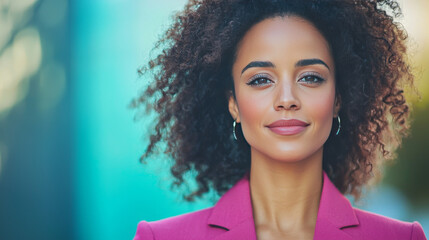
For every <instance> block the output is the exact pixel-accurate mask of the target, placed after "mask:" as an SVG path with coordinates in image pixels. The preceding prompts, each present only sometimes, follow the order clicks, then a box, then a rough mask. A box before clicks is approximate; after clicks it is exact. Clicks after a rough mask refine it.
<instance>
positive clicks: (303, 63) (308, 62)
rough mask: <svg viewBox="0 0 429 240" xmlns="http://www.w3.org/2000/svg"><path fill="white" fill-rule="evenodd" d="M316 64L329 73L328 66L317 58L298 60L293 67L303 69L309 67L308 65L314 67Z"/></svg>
mask: <svg viewBox="0 0 429 240" xmlns="http://www.w3.org/2000/svg"><path fill="white" fill-rule="evenodd" d="M316 64H322V65H324V66H325V67H326V68H327V69H328V70H329V71H331V69H330V68H329V66H328V64H326V63H325V62H324V61H322V60H320V59H318V58H312V59H302V60H299V61H298V62H297V63H296V64H295V67H305V66H309V65H316Z"/></svg>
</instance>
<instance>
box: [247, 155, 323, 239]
mask: <svg viewBox="0 0 429 240" xmlns="http://www.w3.org/2000/svg"><path fill="white" fill-rule="evenodd" d="M322 153H323V149H321V150H320V151H318V152H316V153H315V154H313V155H312V156H311V157H309V158H307V159H303V160H300V161H295V162H286V161H278V160H272V159H269V158H268V157H266V156H263V155H261V154H258V153H257V152H254V151H253V150H252V159H251V170H250V189H251V197H252V205H253V214H254V219H255V225H256V227H260V228H270V229H273V230H275V231H279V232H291V231H307V232H313V231H314V228H315V225H316V219H317V212H318V208H319V201H320V196H321V192H322V179H323V174H322V156H323V154H322Z"/></svg>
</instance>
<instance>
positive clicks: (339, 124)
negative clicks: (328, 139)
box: [335, 115, 341, 136]
mask: <svg viewBox="0 0 429 240" xmlns="http://www.w3.org/2000/svg"><path fill="white" fill-rule="evenodd" d="M337 120H338V130H337V133H335V135H337V136H338V134H339V133H340V129H341V119H340V115H338V116H337Z"/></svg>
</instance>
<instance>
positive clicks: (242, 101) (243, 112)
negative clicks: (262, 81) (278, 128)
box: [237, 91, 272, 143]
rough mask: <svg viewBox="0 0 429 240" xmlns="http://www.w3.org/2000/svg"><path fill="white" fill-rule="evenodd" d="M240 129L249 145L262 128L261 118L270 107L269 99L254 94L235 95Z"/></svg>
mask: <svg viewBox="0 0 429 240" xmlns="http://www.w3.org/2000/svg"><path fill="white" fill-rule="evenodd" d="M237 102H238V106H239V112H240V121H241V128H242V130H243V134H244V137H245V138H246V140H247V141H248V142H249V143H250V142H252V139H254V138H257V137H256V136H254V135H255V134H257V133H258V131H259V129H260V128H262V127H264V126H263V125H264V122H263V118H264V116H266V115H267V111H269V110H270V107H271V104H272V103H271V99H270V98H269V97H268V96H262V95H261V94H257V93H255V92H247V91H242V92H240V93H238V94H237Z"/></svg>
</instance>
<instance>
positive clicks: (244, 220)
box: [208, 172, 359, 240]
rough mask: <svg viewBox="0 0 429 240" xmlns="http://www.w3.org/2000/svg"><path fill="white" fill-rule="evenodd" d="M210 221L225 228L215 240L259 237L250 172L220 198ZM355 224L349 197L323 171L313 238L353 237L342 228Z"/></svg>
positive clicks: (356, 223) (212, 224)
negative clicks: (254, 217) (251, 193)
mask: <svg viewBox="0 0 429 240" xmlns="http://www.w3.org/2000/svg"><path fill="white" fill-rule="evenodd" d="M208 224H209V225H210V226H211V227H216V228H222V229H224V230H226V231H225V232H224V233H222V234H220V235H218V236H216V237H215V238H213V240H228V239H246V240H247V239H249V240H256V231H255V223H254V220H253V210H252V202H251V195H250V184H249V173H247V174H246V175H245V176H244V177H243V178H242V179H241V180H240V181H238V182H237V183H236V184H235V185H234V186H233V187H232V188H231V189H230V190H229V191H227V192H226V193H225V194H224V195H223V196H222V197H221V198H220V199H219V201H218V202H217V203H216V205H215V207H214V208H213V211H212V213H211V215H210V216H209V218H208ZM356 225H359V221H358V219H357V217H356V216H355V213H354V210H353V208H352V206H351V204H350V202H349V200H347V198H345V197H344V196H343V195H342V194H341V193H340V192H339V191H338V189H337V188H336V187H335V185H334V184H333V183H332V182H331V181H330V179H329V177H328V175H327V174H326V173H325V172H323V187H322V195H321V198H320V204H319V210H318V213H317V220H316V228H315V232H314V238H313V239H315V240H322V239H344V240H351V239H352V237H351V236H350V235H348V234H347V233H345V232H344V231H343V230H342V229H343V228H346V227H352V226H356Z"/></svg>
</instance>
